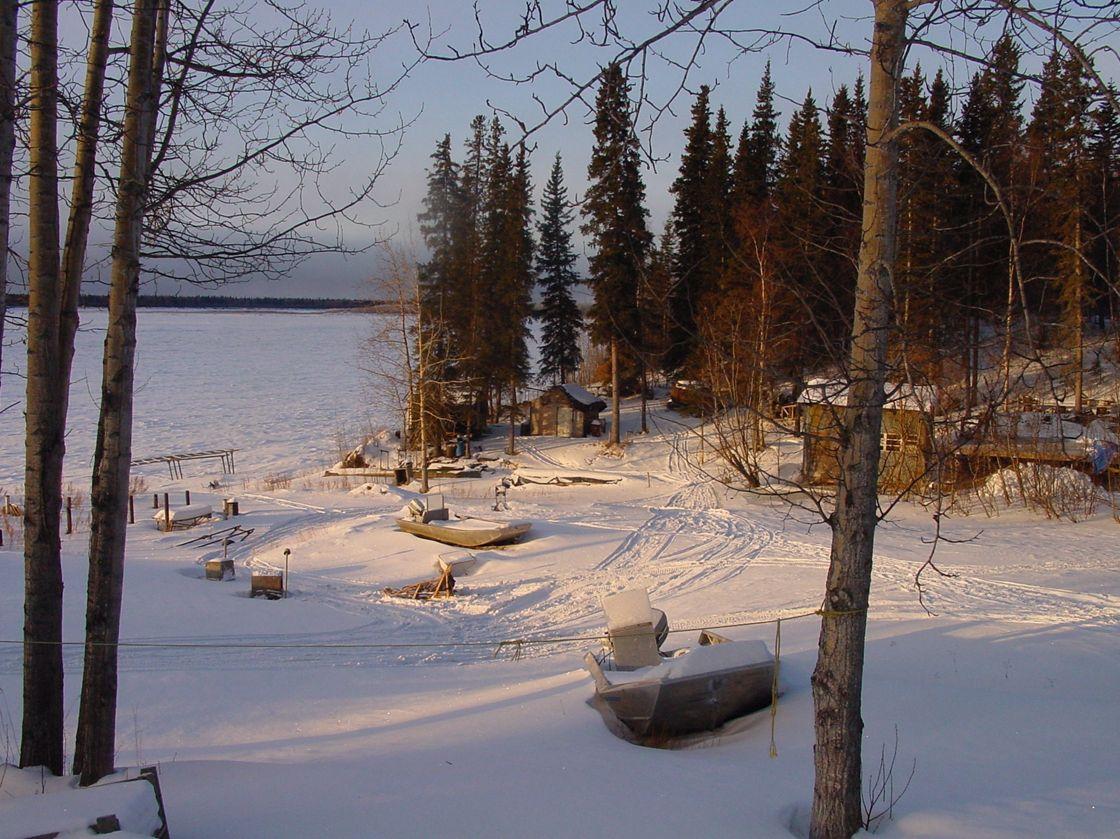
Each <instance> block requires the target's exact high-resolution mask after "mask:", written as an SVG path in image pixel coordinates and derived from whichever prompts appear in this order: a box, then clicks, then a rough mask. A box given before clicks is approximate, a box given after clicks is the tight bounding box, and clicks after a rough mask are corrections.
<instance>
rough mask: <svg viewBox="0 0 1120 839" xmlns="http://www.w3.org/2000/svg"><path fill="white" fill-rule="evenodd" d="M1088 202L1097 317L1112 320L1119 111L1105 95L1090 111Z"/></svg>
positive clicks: (1118, 268) (1116, 279)
mask: <svg viewBox="0 0 1120 839" xmlns="http://www.w3.org/2000/svg"><path fill="white" fill-rule="evenodd" d="M1089 170H1090V188H1089V192H1090V193H1091V195H1092V199H1091V204H1090V207H1091V209H1090V211H1089V213H1090V216H1091V222H1090V223H1091V225H1092V228H1093V238H1092V246H1091V247H1090V249H1089V252H1090V259H1091V260H1092V262H1093V267H1094V269H1095V270H1094V277H1095V281H1096V283H1097V289H1096V295H1097V300H1098V301H1099V303H1100V305H1099V308H1098V318H1099V320H1100V323H1101V326H1102V327H1103V326H1104V319H1105V318H1106V317H1107V318H1110V319H1111V320H1112V321H1113V322H1115V321H1116V318H1117V317H1118V316H1120V311H1118V307H1117V299H1118V298H1117V289H1118V288H1120V260H1118V259H1117V254H1118V253H1120V114H1117V112H1116V109H1115V108H1114V107H1113V106H1112V102H1111V101H1110V100H1109V99H1108V98H1104V99H1102V100H1101V101H1100V102H1099V103H1098V105H1097V107H1096V108H1095V109H1094V111H1093V125H1092V139H1091V141H1090V164H1089Z"/></svg>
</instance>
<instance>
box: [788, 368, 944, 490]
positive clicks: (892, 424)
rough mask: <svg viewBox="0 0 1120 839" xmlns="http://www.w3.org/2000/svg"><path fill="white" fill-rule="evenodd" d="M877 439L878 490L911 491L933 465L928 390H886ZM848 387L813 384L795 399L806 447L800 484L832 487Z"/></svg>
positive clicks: (931, 400) (902, 387)
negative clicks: (878, 439) (906, 489)
mask: <svg viewBox="0 0 1120 839" xmlns="http://www.w3.org/2000/svg"><path fill="white" fill-rule="evenodd" d="M885 390H886V402H885V403H884V405H883V427H882V431H881V432H880V433H881V435H882V436H881V439H880V447H881V450H880V455H879V486H880V487H881V488H883V489H905V488H907V487H910V486H913V485H914V484H915V483H916V482H917V481H918V480H919V479H920V478H921V477H922V475H924V474H925V473H926V471H927V470H928V469H929V467H930V465H931V463H932V453H933V443H932V440H931V438H930V419H931V417H932V415H933V408H934V393H933V391H932V389H931V388H922V387H911V386H909V385H896V384H890V383H888V384H887V385H886V388H885ZM847 397H848V386H847V383H846V382H843V381H839V380H830V379H813V380H811V381H810V382H809V383H808V385H806V387H805V390H804V391H802V393H801V396H800V397H799V398H798V400H797V402H798V406H799V409H800V413H801V430H802V433H803V435H804V447H803V448H802V455H801V479H802V480H803V481H804V482H806V483H809V484H828V483H833V482H835V481H836V479H837V478H838V477H839V474H840V465H839V459H838V455H839V450H840V422H841V421H842V419H843V415H844V409H845V408H846V407H847V404H848V402H847Z"/></svg>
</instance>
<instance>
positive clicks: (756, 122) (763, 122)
mask: <svg viewBox="0 0 1120 839" xmlns="http://www.w3.org/2000/svg"><path fill="white" fill-rule="evenodd" d="M779 116H780V114H779V113H778V111H777V110H775V108H774V81H773V79H772V78H771V76H770V62H769V61H767V62H766V70H765V71H763V74H762V82H761V84H760V85H759V87H758V96H757V99H756V102H755V106H754V111H753V112H752V114H751V121H750V123H749V125H748V124H746V123H744V125H743V131H742V133H741V134H740V135H739V144H738V147H737V148H736V151H735V162H734V164H733V167H732V176H731V182H732V184H731V192H732V202H733V203H734V204H735V205H736V206H741V205H742V204H744V203H745V202H746V201H748V200H751V201H755V202H757V201H761V200H763V199H765V198H767V197H769V195H770V194H771V193H772V192H773V190H774V182H775V180H776V179H777V174H778V170H777V167H778V158H779V155H780V154H781V146H782V141H781V137H780V136H779V135H778V117H779Z"/></svg>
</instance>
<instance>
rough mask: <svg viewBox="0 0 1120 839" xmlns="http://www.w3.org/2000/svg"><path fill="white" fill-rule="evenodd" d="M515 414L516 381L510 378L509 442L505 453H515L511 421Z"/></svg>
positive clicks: (512, 421) (515, 442)
mask: <svg viewBox="0 0 1120 839" xmlns="http://www.w3.org/2000/svg"><path fill="white" fill-rule="evenodd" d="M516 416H517V383H516V382H514V381H513V380H510V383H509V444H508V445H507V446H506V454H508V455H515V454H517V440H516V436H515V434H514V428H513V423H514V419H515V418H516Z"/></svg>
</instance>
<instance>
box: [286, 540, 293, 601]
mask: <svg viewBox="0 0 1120 839" xmlns="http://www.w3.org/2000/svg"><path fill="white" fill-rule="evenodd" d="M291 555H292V549H291V548H284V599H285V600H287V599H288V557H289V556H291Z"/></svg>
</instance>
